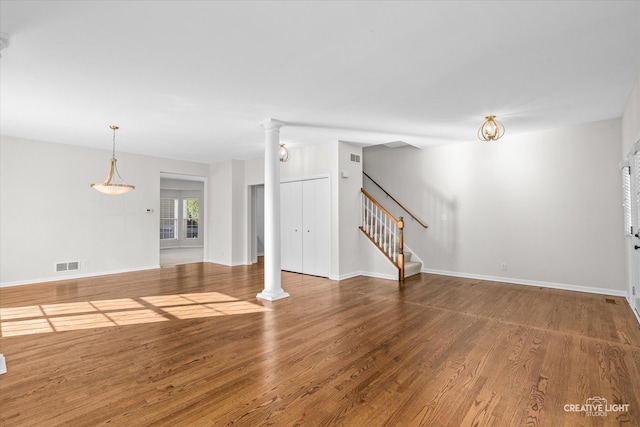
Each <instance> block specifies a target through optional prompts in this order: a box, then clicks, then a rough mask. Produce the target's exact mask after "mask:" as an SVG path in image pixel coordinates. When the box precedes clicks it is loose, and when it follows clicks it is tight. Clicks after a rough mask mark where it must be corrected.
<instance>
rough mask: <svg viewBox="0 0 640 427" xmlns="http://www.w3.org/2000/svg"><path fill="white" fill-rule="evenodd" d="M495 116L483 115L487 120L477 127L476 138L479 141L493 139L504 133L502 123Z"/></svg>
mask: <svg viewBox="0 0 640 427" xmlns="http://www.w3.org/2000/svg"><path fill="white" fill-rule="evenodd" d="M495 118H496V116H486V117H485V119H487V120H486V121H485V122H484V123H483V124H482V126H480V129H478V138H479V139H480V140H481V141H487V142H488V141H495V140H497V139H500V138H501V137H502V135H504V125H503V124H502V123H500V122H499V121H497V120H496V119H495Z"/></svg>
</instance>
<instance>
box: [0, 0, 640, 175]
mask: <svg viewBox="0 0 640 427" xmlns="http://www.w3.org/2000/svg"><path fill="white" fill-rule="evenodd" d="M0 19H1V21H0V31H2V32H3V33H6V34H7V35H8V36H9V45H8V47H7V48H5V49H4V50H2V52H1V55H2V57H1V59H0V66H1V70H0V78H1V82H0V120H1V122H0V127H1V132H2V134H3V135H10V136H18V137H24V138H29V139H36V140H43V141H54V142H62V143H67V144H73V145H82V146H89V147H94V148H100V149H104V150H110V149H111V136H112V131H111V130H110V129H109V125H110V124H117V125H119V126H120V130H119V131H118V134H117V139H116V141H117V150H118V152H131V153H140V154H146V155H155V156H161V157H170V158H178V159H185V160H193V161H199V162H206V163H212V162H216V161H222V160H227V159H231V158H235V159H250V158H256V157H260V156H261V155H262V154H263V145H264V144H263V141H264V135H263V131H262V128H261V127H260V122H262V121H264V120H266V119H268V118H275V119H278V120H281V121H284V122H286V123H287V124H288V125H287V126H286V127H284V128H282V129H281V139H282V141H283V142H287V143H288V144H289V145H300V144H312V143H319V142H327V141H335V140H343V141H352V142H358V143H362V144H378V143H388V142H393V141H399V140H400V141H405V142H408V143H410V144H413V145H416V146H428V145H435V144H443V143H452V142H460V141H471V140H474V139H475V138H476V131H477V128H478V127H479V125H480V124H481V122H482V120H483V118H484V116H485V115H488V114H495V115H497V116H498V119H499V120H501V121H502V122H503V123H504V125H505V126H506V129H507V134H506V136H505V138H504V139H503V141H506V140H508V136H509V135H514V134H517V133H522V132H527V131H531V130H538V129H548V128H554V127H561V126H566V125H572V124H578V123H583V122H590V121H596V120H602V119H608V118H614V117H620V116H621V115H622V112H623V110H624V107H625V105H626V102H627V100H628V97H629V95H630V93H631V90H632V87H633V84H634V82H635V80H636V78H637V76H638V74H639V73H640V1H611V0H609V1H491V2H490V1H475V2H472V1H407V2H404V1H340V2H338V1H313V2H311V1H229V2H226V1H82V2H81V1H24V0H21V1H11V0H2V1H1V2H0Z"/></svg>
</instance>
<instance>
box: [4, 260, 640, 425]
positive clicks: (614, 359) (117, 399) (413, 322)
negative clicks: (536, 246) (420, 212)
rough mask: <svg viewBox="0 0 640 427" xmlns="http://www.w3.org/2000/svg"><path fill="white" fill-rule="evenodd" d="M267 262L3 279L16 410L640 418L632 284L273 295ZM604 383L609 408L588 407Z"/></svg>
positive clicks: (29, 421)
mask: <svg viewBox="0 0 640 427" xmlns="http://www.w3.org/2000/svg"><path fill="white" fill-rule="evenodd" d="M262 275H263V270H262V265H261V264H258V265H254V266H239V267H225V266H220V265H215V264H208V263H197V264H188V265H180V266H176V267H171V268H163V269H157V270H149V271H143V272H136V273H126V274H118V275H110V276H102V277H96V278H88V279H81V280H69V281H61V282H52V283H43V284H34V285H27V286H18V287H10V288H3V289H0V309H1V311H0V323H1V324H0V326H1V332H2V336H1V337H0V352H1V353H3V354H4V355H5V357H6V359H7V367H8V373H6V374H4V375H1V376H0V425H2V426H7V427H9V426H20V427H25V426H74V427H76V426H100V425H109V426H218V425H219V426H227V425H233V426H261V425H273V426H553V427H556V426H614V425H615V426H639V425H640V326H639V325H638V322H637V320H636V319H635V318H634V316H633V314H632V312H631V309H630V308H629V306H628V304H627V302H626V301H625V300H624V299H623V298H620V297H610V296H602V295H592V294H584V293H577V292H568V291H558V290H551V289H542V288H536V287H529V286H518V285H510V284H504V283H495V282H483V281H479V280H473V279H461V278H453V277H445V276H436V275H428V274H421V275H419V276H414V277H412V278H410V279H408V280H407V282H406V284H405V287H404V289H401V290H400V289H398V287H397V285H396V283H395V282H393V281H388V280H380V279H372V278H366V277H357V278H353V279H349V280H345V281H341V282H335V281H330V280H327V279H322V278H317V277H310V276H304V275H299V274H293V273H283V288H284V289H285V290H286V291H287V292H289V293H290V294H291V297H290V298H287V299H284V300H280V301H276V302H267V301H261V300H257V299H256V298H255V295H256V293H258V292H260V291H261V290H262V287H263V284H262V283H263V282H262ZM594 398H595V399H597V398H601V399H606V401H607V405H609V406H608V407H607V408H606V409H609V411H608V412H604V414H587V413H586V412H584V411H581V409H583V408H581V405H586V404H587V403H589V402H592V401H589V402H588V400H589V399H594ZM567 405H574V406H571V407H570V406H567ZM625 405H626V406H625ZM571 408H573V410H570V409H571ZM568 409H569V410H568ZM613 409H615V411H614V410H613Z"/></svg>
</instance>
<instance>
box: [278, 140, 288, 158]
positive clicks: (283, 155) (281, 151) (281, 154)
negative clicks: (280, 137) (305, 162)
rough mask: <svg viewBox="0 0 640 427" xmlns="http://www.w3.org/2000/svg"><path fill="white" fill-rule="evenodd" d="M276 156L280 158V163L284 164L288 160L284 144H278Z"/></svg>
mask: <svg viewBox="0 0 640 427" xmlns="http://www.w3.org/2000/svg"><path fill="white" fill-rule="evenodd" d="M278 156H279V157H280V161H281V162H286V161H287V160H289V150H287V147H285V146H284V144H280V149H279V150H278Z"/></svg>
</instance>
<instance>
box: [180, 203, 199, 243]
mask: <svg viewBox="0 0 640 427" xmlns="http://www.w3.org/2000/svg"><path fill="white" fill-rule="evenodd" d="M199 211H200V200H198V199H184V200H183V204H182V216H183V218H184V237H185V239H197V238H198V220H199V217H200V214H199Z"/></svg>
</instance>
